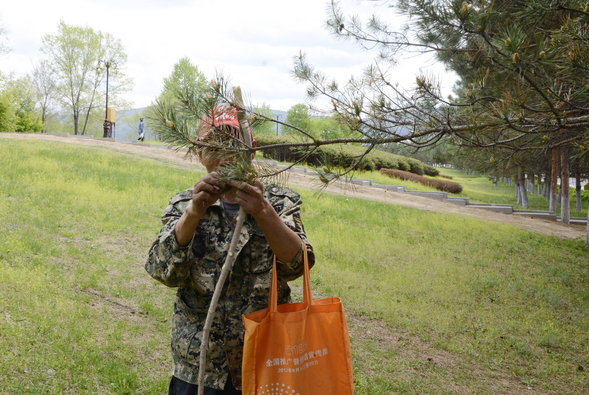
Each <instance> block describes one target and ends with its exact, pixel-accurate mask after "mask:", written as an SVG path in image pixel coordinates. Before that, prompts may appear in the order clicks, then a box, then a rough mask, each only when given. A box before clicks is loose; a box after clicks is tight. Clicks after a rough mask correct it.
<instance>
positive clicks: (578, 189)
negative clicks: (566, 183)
mask: <svg viewBox="0 0 589 395" xmlns="http://www.w3.org/2000/svg"><path fill="white" fill-rule="evenodd" d="M581 199H582V196H581V168H580V165H579V160H576V161H575V202H576V203H577V205H576V207H575V208H576V210H577V212H578V213H580V212H581V211H583V202H582V200H581Z"/></svg>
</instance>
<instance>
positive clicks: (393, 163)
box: [257, 135, 439, 177]
mask: <svg viewBox="0 0 589 395" xmlns="http://www.w3.org/2000/svg"><path fill="white" fill-rule="evenodd" d="M257 139H258V140H257V141H258V147H264V146H266V145H274V144H286V143H293V142H297V141H301V140H300V139H299V140H297V138H296V137H295V136H270V135H262V136H258V137H257ZM364 151H365V148H364V147H362V146H357V145H345V144H338V145H324V146H321V147H319V148H318V149H317V150H316V151H315V152H314V153H313V154H312V155H310V156H309V157H308V158H307V160H306V163H308V164H310V165H312V166H323V165H328V166H336V167H343V168H347V167H349V166H351V165H352V164H353V163H354V162H355V161H356V160H357V158H358V157H360V156H361V155H362V154H363V153H364ZM306 152H307V151H306V150H305V149H301V148H299V147H284V148H272V149H269V150H263V154H264V157H265V158H270V159H274V160H278V161H281V162H296V161H297V160H299V159H300V158H301V157H303V156H304V155H305V154H306ZM382 168H387V169H398V170H403V171H408V172H411V173H415V174H418V175H423V174H427V175H429V176H432V177H435V176H437V175H438V174H439V171H438V169H437V168H435V167H433V166H429V165H426V164H424V163H422V162H420V161H418V160H417V159H413V158H407V157H405V156H400V155H395V154H391V153H389V152H384V151H379V150H373V151H371V152H370V153H369V154H368V155H366V156H365V157H364V158H362V160H361V161H360V163H359V165H358V169H359V170H367V171H373V170H380V169H382Z"/></svg>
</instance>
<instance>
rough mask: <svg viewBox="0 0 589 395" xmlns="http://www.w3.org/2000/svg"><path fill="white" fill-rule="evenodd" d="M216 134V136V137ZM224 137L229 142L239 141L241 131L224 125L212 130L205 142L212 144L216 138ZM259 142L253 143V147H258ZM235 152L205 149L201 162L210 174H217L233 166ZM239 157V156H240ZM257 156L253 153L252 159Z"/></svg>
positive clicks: (201, 153)
mask: <svg viewBox="0 0 589 395" xmlns="http://www.w3.org/2000/svg"><path fill="white" fill-rule="evenodd" d="M215 133H216V135H215ZM219 136H222V137H223V138H226V139H228V140H231V139H233V140H239V130H237V129H236V128H234V127H233V126H228V125H224V126H221V127H220V128H216V130H212V131H211V132H210V133H209V134H208V135H207V136H206V137H205V138H204V139H203V141H205V142H206V140H208V139H210V141H211V142H213V141H214V140H215V137H219ZM257 145H258V143H257V141H255V140H254V141H252V147H257ZM235 155H236V153H235V152H231V151H222V150H215V149H213V148H208V147H205V148H203V149H202V150H201V151H200V153H199V159H200V162H201V163H202V164H203V165H204V167H205V168H206V169H207V172H208V173H212V172H216V171H218V170H219V169H220V168H222V167H223V166H226V165H228V164H231V163H233V162H234V161H235ZM238 155H239V154H238ZM255 156H256V153H255V152H254V153H252V159H253V158H254V157H255Z"/></svg>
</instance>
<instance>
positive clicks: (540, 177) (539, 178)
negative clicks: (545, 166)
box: [538, 173, 542, 197]
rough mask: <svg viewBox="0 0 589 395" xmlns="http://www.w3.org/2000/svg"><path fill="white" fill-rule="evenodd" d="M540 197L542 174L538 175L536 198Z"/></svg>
mask: <svg viewBox="0 0 589 395" xmlns="http://www.w3.org/2000/svg"><path fill="white" fill-rule="evenodd" d="M540 196H542V174H541V173H538V197H540Z"/></svg>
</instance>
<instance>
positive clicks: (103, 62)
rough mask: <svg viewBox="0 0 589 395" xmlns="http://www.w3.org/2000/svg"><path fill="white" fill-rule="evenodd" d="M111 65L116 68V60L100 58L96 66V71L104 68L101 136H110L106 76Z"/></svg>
mask: <svg viewBox="0 0 589 395" xmlns="http://www.w3.org/2000/svg"><path fill="white" fill-rule="evenodd" d="M111 66H113V67H114V69H115V70H117V62H116V61H114V60H112V59H111V60H100V61H99V62H98V67H97V68H96V69H97V70H98V72H101V71H102V69H103V68H106V109H105V110H104V125H103V126H104V134H103V136H102V137H104V138H106V137H110V136H111V123H110V121H109V120H108V77H109V69H110V67H111Z"/></svg>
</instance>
